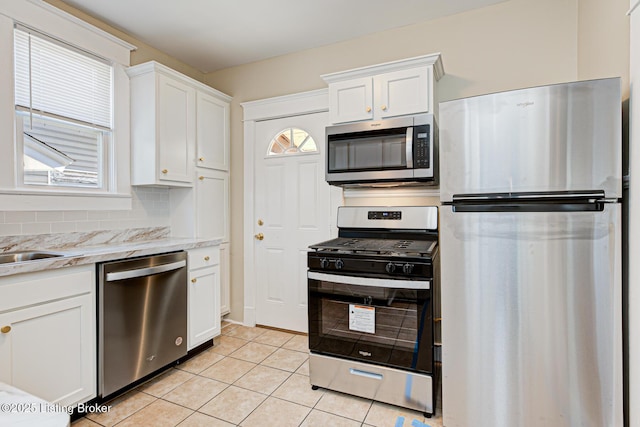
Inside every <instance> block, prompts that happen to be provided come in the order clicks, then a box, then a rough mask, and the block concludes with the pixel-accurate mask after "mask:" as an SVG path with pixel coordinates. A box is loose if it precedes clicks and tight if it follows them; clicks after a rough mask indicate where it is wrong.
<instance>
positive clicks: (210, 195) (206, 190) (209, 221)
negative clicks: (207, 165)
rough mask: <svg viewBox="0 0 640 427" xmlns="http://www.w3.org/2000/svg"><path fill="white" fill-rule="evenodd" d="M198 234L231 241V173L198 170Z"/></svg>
mask: <svg viewBox="0 0 640 427" xmlns="http://www.w3.org/2000/svg"><path fill="white" fill-rule="evenodd" d="M198 173H199V175H198V182H197V183H196V194H195V197H196V212H195V213H196V236H198V237H200V238H205V239H222V241H223V242H228V241H229V223H230V221H229V174H228V173H226V172H221V171H207V170H203V169H199V170H198Z"/></svg>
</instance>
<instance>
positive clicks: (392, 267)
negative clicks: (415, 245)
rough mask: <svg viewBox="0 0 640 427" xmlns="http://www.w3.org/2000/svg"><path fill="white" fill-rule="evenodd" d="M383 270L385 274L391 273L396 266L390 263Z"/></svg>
mask: <svg viewBox="0 0 640 427" xmlns="http://www.w3.org/2000/svg"><path fill="white" fill-rule="evenodd" d="M384 269H385V270H387V273H393V272H394V271H396V265H395V264H394V263H392V262H390V263H389V264H387V266H386V267H385V268H384Z"/></svg>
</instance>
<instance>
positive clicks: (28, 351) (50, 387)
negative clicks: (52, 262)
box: [0, 265, 97, 406]
mask: <svg viewBox="0 0 640 427" xmlns="http://www.w3.org/2000/svg"><path fill="white" fill-rule="evenodd" d="M94 269H95V267H94V266H93V265H87V266H82V267H70V268H63V269H56V270H49V271H43V272H38V273H28V274H18V275H14V276H6V277H2V278H0V301H1V302H0V381H2V382H5V383H7V384H10V385H12V386H14V387H17V388H19V389H21V390H24V391H26V392H28V393H30V394H33V395H35V396H37V397H40V398H42V399H45V400H47V401H49V402H52V403H56V404H59V405H64V406H73V405H76V404H78V403H83V402H86V401H88V400H90V399H92V398H94V397H95V396H96V390H97V386H96V311H95V310H96V309H95V307H96V301H95V271H94Z"/></svg>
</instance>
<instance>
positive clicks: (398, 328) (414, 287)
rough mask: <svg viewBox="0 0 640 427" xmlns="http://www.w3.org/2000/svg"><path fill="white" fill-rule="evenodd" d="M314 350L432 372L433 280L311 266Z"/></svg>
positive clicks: (311, 315)
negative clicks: (343, 272) (326, 270)
mask: <svg viewBox="0 0 640 427" xmlns="http://www.w3.org/2000/svg"><path fill="white" fill-rule="evenodd" d="M308 285H309V286H308V288H309V300H308V301H309V349H310V350H311V352H313V353H319V354H324V355H329V356H335V357H341V358H347V359H353V360H358V361H361V362H367V363H373V364H377V365H384V366H389V367H393V368H399V369H405V370H411V371H415V372H423V373H427V374H431V373H432V371H433V311H432V302H431V281H430V280H397V279H377V278H366V277H357V276H342V275H336V274H326V273H319V272H313V271H310V272H308Z"/></svg>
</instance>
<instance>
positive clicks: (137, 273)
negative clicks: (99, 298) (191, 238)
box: [106, 261, 187, 282]
mask: <svg viewBox="0 0 640 427" xmlns="http://www.w3.org/2000/svg"><path fill="white" fill-rule="evenodd" d="M186 265H187V262H186V261H178V262H172V263H170V264H162V265H157V266H154V267H146V268H138V269H135V270H127V271H117V272H115V273H107V278H106V281H107V282H113V281H116V280H124V279H133V278H135V277H144V276H151V275H152V274H159V273H165V272H167V271H172V270H177V269H179V268H182V267H185V266H186Z"/></svg>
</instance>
